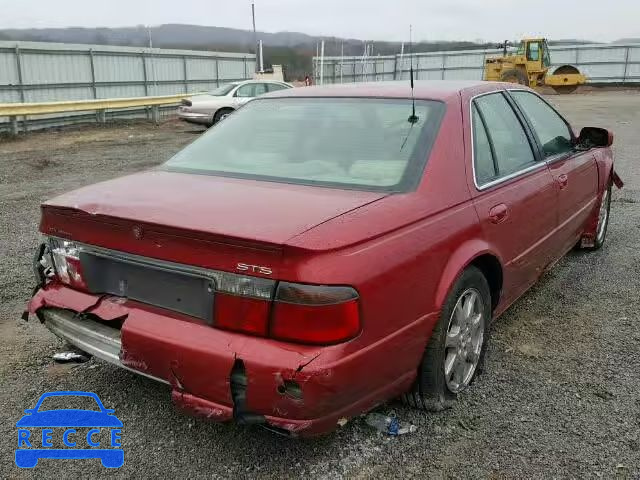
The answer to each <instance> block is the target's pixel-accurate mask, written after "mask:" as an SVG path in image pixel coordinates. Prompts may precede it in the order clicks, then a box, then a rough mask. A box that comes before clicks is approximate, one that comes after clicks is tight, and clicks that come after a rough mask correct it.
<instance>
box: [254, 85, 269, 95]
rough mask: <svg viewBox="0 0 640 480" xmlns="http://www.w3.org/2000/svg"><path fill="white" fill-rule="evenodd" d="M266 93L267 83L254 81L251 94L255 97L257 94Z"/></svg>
mask: <svg viewBox="0 0 640 480" xmlns="http://www.w3.org/2000/svg"><path fill="white" fill-rule="evenodd" d="M264 93H267V84H266V83H256V88H255V90H254V91H253V96H254V97H257V96H258V95H262V94H264Z"/></svg>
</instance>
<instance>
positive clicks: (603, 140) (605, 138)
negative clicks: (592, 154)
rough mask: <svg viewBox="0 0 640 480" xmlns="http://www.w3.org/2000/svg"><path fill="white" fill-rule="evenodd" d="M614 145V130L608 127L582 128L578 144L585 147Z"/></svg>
mask: <svg viewBox="0 0 640 480" xmlns="http://www.w3.org/2000/svg"><path fill="white" fill-rule="evenodd" d="M611 145H613V132H612V131H610V130H607V129H606V128H599V127H584V128H583V129H582V130H580V136H579V137H578V146H579V147H582V148H584V149H589V148H593V147H610V146H611Z"/></svg>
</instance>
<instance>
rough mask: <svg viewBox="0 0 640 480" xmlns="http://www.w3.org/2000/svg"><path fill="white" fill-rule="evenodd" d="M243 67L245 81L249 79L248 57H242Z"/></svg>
mask: <svg viewBox="0 0 640 480" xmlns="http://www.w3.org/2000/svg"><path fill="white" fill-rule="evenodd" d="M257 61H258V59H256V62H257ZM242 67H243V68H244V74H243V76H244V78H243V80H246V79H247V57H242Z"/></svg>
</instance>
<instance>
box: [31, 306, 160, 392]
mask: <svg viewBox="0 0 640 480" xmlns="http://www.w3.org/2000/svg"><path fill="white" fill-rule="evenodd" d="M42 315H43V318H44V324H45V326H46V327H47V328H48V329H49V330H51V331H52V332H53V333H54V334H55V335H56V336H58V337H60V338H62V339H63V340H65V341H67V342H69V343H70V344H72V345H74V346H76V347H78V348H79V349H80V350H82V351H84V352H87V353H88V354H90V355H93V356H94V357H98V358H100V359H101V360H104V361H106V362H109V363H112V364H114V365H117V366H118V367H120V368H124V369H126V370H129V371H131V372H135V373H137V374H139V375H142V376H144V377H148V378H151V379H153V380H156V381H158V382H162V383H169V382H167V381H166V380H163V379H161V378H157V377H154V376H152V375H148V374H146V373H143V372H140V371H138V370H134V369H132V368H128V367H126V366H125V365H123V364H122V363H121V362H120V348H121V342H120V330H118V329H117V328H112V327H108V326H106V325H103V324H102V323H100V322H96V321H95V320H91V319H89V318H83V317H80V316H78V315H76V314H74V313H73V312H70V311H67V310H55V309H44V310H43V311H42Z"/></svg>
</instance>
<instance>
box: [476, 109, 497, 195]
mask: <svg viewBox="0 0 640 480" xmlns="http://www.w3.org/2000/svg"><path fill="white" fill-rule="evenodd" d="M472 110H473V161H474V171H475V174H476V183H477V184H478V185H483V184H485V183H488V182H490V181H491V180H494V179H495V178H496V176H497V173H498V172H496V168H495V165H494V163H493V154H492V153H491V145H490V144H489V137H487V130H486V129H485V128H484V122H483V121H482V118H481V117H480V113H479V112H478V108H477V107H476V106H475V105H473V106H472Z"/></svg>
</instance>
